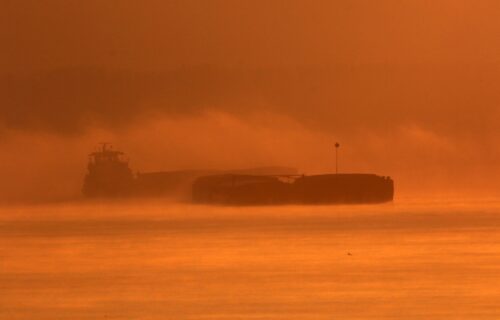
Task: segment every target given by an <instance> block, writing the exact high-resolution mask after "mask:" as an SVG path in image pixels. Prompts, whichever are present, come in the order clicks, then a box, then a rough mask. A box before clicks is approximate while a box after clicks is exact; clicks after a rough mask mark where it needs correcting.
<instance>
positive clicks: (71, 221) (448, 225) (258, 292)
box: [0, 201, 500, 320]
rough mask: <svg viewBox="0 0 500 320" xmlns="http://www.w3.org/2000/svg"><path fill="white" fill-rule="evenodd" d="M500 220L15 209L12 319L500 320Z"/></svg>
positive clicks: (453, 213)
mask: <svg viewBox="0 0 500 320" xmlns="http://www.w3.org/2000/svg"><path fill="white" fill-rule="evenodd" d="M499 213H500V204H498V203H497V202H484V201H482V202H467V203H463V202H462V203H461V202H450V203H440V202H436V203H426V204H419V203H418V202H415V203H411V202H405V203H404V204H403V203H395V204H388V205H379V206H354V207H343V206H330V207H293V206H290V207H287V206H286V207H267V208H252V207H248V208H230V207H223V208H220V207H204V206H179V205H169V204H161V203H148V204H145V203H136V204H130V203H129V204H75V205H51V206H37V207H12V206H10V207H4V208H3V209H0V319H12V320H16V319H51V320H52V319H71V320H77V319H499V318H500V304H499V302H498V301H499V299H500V232H499V231H500V216H499V215H498V214H499ZM349 253H350V254H349Z"/></svg>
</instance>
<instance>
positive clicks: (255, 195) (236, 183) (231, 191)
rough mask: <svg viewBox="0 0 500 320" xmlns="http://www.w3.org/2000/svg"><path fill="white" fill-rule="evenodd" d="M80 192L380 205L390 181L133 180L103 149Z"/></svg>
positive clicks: (214, 174)
mask: <svg viewBox="0 0 500 320" xmlns="http://www.w3.org/2000/svg"><path fill="white" fill-rule="evenodd" d="M82 191H83V194H84V195H85V196H87V197H122V198H123V197H175V198H177V199H180V200H190V201H192V202H194V203H205V204H228V205H268V204H292V203H297V204H331V203H380V202H386V201H392V200H393V197H394V182H393V181H392V179H391V178H389V177H382V176H377V175H374V174H322V175H311V176H306V175H298V174H297V170H295V169H293V168H287V167H264V168H254V169H245V170H231V171H214V170H184V171H167V172H149V173H138V174H137V175H134V174H133V173H132V170H131V169H130V167H129V163H128V161H127V160H126V159H125V158H124V155H123V153H122V152H120V151H115V150H113V149H112V148H111V147H110V146H109V145H108V144H102V146H101V148H100V149H99V150H98V151H95V152H93V153H91V154H90V155H89V163H88V172H87V174H86V176H85V179H84V184H83V190H82Z"/></svg>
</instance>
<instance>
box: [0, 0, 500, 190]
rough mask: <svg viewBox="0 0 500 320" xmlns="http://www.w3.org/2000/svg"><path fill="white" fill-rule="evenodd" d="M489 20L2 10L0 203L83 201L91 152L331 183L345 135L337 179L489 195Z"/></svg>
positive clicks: (428, 8) (489, 13)
mask: <svg viewBox="0 0 500 320" xmlns="http://www.w3.org/2000/svg"><path fill="white" fill-rule="evenodd" d="M499 10H500V3H499V2H498V1H493V0H492V1H481V0H479V1H461V0H441V1H439V0H435V1H422V0H415V1H397V0H394V1H393V0H380V1H370V0H366V1H361V0H360V1H319V0H317V1H295V0H287V1H270V0H267V1H260V0H252V1H231V0H214V1H206V0H199V1H192V0H182V1H160V0H158V1H129V0H120V1H111V0H108V1H100V0H87V1H74V0H60V1H38V0H24V1H14V0H6V1H4V6H3V9H2V11H1V12H0V39H1V49H2V50H0V84H1V85H0V112H1V113H0V133H1V135H0V151H1V156H2V159H0V160H1V161H0V170H1V171H2V172H3V173H2V174H3V175H4V177H5V179H6V180H8V181H15V183H14V184H11V183H10V182H9V183H6V182H4V183H0V191H1V193H2V194H3V196H0V200H2V199H14V198H16V199H30V198H33V197H41V198H44V197H49V198H50V197H56V196H57V197H58V196H65V195H68V196H69V195H72V194H78V192H79V188H80V184H81V178H82V175H83V170H84V166H85V160H86V158H85V155H86V154H87V152H88V151H89V150H90V149H92V147H93V146H94V144H95V143H96V142H100V141H102V140H112V141H113V142H115V143H116V144H117V145H118V146H119V147H120V148H121V149H123V150H124V151H126V152H127V153H128V154H129V156H130V157H131V159H132V164H133V167H134V170H161V169H165V170H166V169H178V168H190V167H197V168H203V167H205V166H208V167H211V168H215V167H244V166H255V165H266V164H272V165H276V164H283V165H292V166H296V167H298V168H300V169H301V170H303V171H305V172H322V171H328V170H331V169H332V162H331V160H332V159H333V158H332V157H333V155H332V150H331V149H329V148H330V147H331V144H332V142H333V141H336V140H339V141H341V143H342V152H343V154H342V155H343V158H341V159H343V161H344V162H343V168H344V170H345V171H350V172H353V171H363V172H376V173H380V174H384V175H391V176H393V177H394V178H395V180H396V183H397V186H399V187H400V190H401V191H403V192H408V193H409V192H413V191H415V190H427V189H429V188H431V187H432V190H438V191H440V192H447V191H453V190H455V189H467V188H470V187H473V188H477V189H481V190H483V189H484V190H488V191H495V190H497V189H498V186H499V183H498V182H497V181H498V178H500V170H499V165H498V159H499V158H500V150H499V147H498V145H497V141H498V140H499V138H500V133H499V130H498V123H500V107H499V105H498V104H499V103H500V91H499V90H498V88H500V61H499V59H500V58H499V57H500V54H499V53H500V22H498V19H497V13H498V12H499ZM26 150H30V151H32V152H30V153H28V152H26ZM32 153H34V154H35V156H33V155H32ZM341 168H342V167H341Z"/></svg>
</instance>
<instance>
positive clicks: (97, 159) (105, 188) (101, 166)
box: [82, 143, 134, 197]
mask: <svg viewBox="0 0 500 320" xmlns="http://www.w3.org/2000/svg"><path fill="white" fill-rule="evenodd" d="M87 169H88V172H87V174H86V176H85V180H84V183H83V190H82V191H83V194H84V195H85V196H87V197H119V196H129V195H131V194H132V192H133V189H134V176H133V174H132V170H130V168H129V165H128V161H126V160H125V159H123V152H120V151H115V150H112V149H111V147H110V146H109V145H108V144H106V143H103V144H102V146H101V149H100V150H98V151H96V152H92V153H91V154H90V155H89V163H88V165H87Z"/></svg>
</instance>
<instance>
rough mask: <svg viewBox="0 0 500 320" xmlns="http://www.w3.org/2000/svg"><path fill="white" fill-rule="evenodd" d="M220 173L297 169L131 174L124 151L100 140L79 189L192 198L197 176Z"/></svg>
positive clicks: (273, 171) (101, 194)
mask: <svg viewBox="0 0 500 320" xmlns="http://www.w3.org/2000/svg"><path fill="white" fill-rule="evenodd" d="M221 173H225V174H229V173H231V174H240V175H242V174H244V175H252V176H261V175H269V174H284V175H286V174H296V173H297V170H295V169H293V168H286V167H261V168H252V169H243V170H231V171H217V170H178V171H160V172H146V173H138V174H137V175H134V174H133V173H132V170H131V169H130V167H129V163H128V161H126V160H125V159H124V154H123V152H121V151H115V150H113V149H112V148H111V146H110V145H109V144H106V143H103V144H102V145H101V147H100V148H99V150H97V151H95V152H92V153H91V154H90V155H89V163H88V172H87V174H86V176H85V179H84V183H83V190H82V191H83V194H84V195H85V196H86V197H101V198H104V197H122V198H123V197H169V198H175V199H179V200H191V197H192V186H193V183H194V181H195V180H196V179H198V178H200V177H203V176H210V175H216V174H221Z"/></svg>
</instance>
